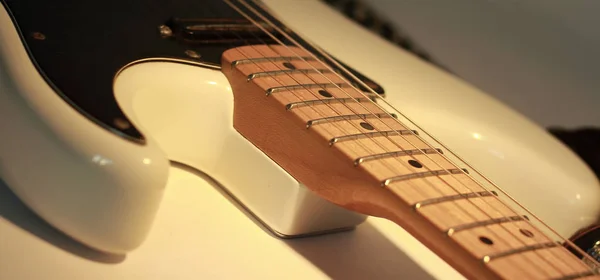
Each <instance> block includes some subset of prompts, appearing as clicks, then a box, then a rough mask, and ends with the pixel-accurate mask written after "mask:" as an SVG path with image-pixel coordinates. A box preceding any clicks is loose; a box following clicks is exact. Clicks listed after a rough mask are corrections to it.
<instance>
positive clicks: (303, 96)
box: [222, 45, 598, 279]
mask: <svg viewBox="0 0 600 280" xmlns="http://www.w3.org/2000/svg"><path fill="white" fill-rule="evenodd" d="M298 55H301V56H303V57H310V55H309V54H307V53H306V52H304V51H302V50H300V49H298V48H288V47H285V46H265V45H262V46H245V47H240V48H235V49H231V50H229V51H227V52H225V53H224V55H223V59H222V67H223V73H224V74H225V75H226V76H227V78H228V79H229V82H230V84H231V86H232V90H233V93H234V109H235V110H234V127H235V128H236V129H237V130H238V131H239V132H240V133H241V134H242V135H243V136H244V137H246V138H247V139H248V140H249V141H250V142H252V143H253V144H254V145H255V146H256V147H258V148H259V149H260V150H262V151H263V152H264V153H265V154H266V155H268V156H269V157H271V158H272V159H273V160H274V161H275V162H277V163H278V164H279V165H280V166H281V167H282V168H284V169H285V170H286V171H287V172H289V173H290V174H291V175H292V176H293V177H294V178H296V179H297V180H298V181H299V182H302V183H303V184H304V185H306V186H307V187H308V188H310V189H311V190H312V191H314V192H315V193H317V194H318V195H320V196H322V197H323V198H325V199H327V200H329V201H331V202H333V203H335V204H338V205H340V206H342V207H345V208H347V209H351V210H354V211H357V212H360V213H364V214H368V215H373V216H378V217H383V218H386V219H389V220H391V221H393V222H395V223H397V224H398V225H400V226H402V227H403V228H404V229H405V230H407V231H408V232H410V233H411V234H412V235H414V236H415V237H416V238H417V239H419V240H420V241H421V242H422V243H423V244H425V245H426V246H428V247H429V248H430V249H431V250H433V251H434V252H435V253H437V254H438V255H439V256H440V257H442V258H443V259H444V260H445V261H446V262H448V263H449V264H450V265H452V266H453V267H454V268H455V269H457V270H458V271H460V272H461V273H462V274H464V275H465V276H467V277H468V278H472V279H499V278H510V279H555V278H559V279H561V277H562V279H576V278H579V276H584V275H588V274H589V271H590V269H589V268H588V267H587V266H586V265H585V264H584V263H583V262H581V261H580V260H578V259H577V258H576V257H575V256H573V255H572V254H570V253H569V252H568V251H567V250H565V249H564V248H562V247H560V246H558V245H556V242H554V241H553V240H552V239H550V238H548V237H547V236H545V235H544V234H543V233H542V232H540V231H539V230H537V229H536V228H534V227H533V226H531V225H530V224H529V223H527V222H526V221H523V219H522V218H521V217H520V216H519V215H518V214H517V213H515V212H513V211H512V210H510V209H509V208H508V207H506V206H505V205H504V204H503V203H501V201H500V200H499V199H498V198H497V197H496V196H495V195H494V194H492V193H490V192H487V191H486V190H485V189H483V188H482V187H481V186H480V185H479V184H477V182H475V181H473V179H471V178H470V177H469V176H466V175H465V174H463V173H462V171H461V170H460V168H459V167H457V166H454V165H453V164H452V163H450V162H449V161H448V160H446V159H445V158H444V157H443V156H442V155H440V154H438V153H437V151H436V150H432V149H431V147H430V145H428V144H427V143H425V142H424V141H423V140H422V139H421V138H420V137H418V136H417V135H413V134H412V133H411V132H410V130H408V129H407V128H406V127H404V126H402V125H401V124H400V123H399V122H398V121H397V120H396V119H394V118H392V117H389V116H388V115H387V113H386V112H384V111H383V110H382V109H381V108H379V107H378V106H376V105H375V104H373V103H371V102H369V100H368V98H365V95H364V94H363V93H360V92H358V91H356V90H354V89H352V88H351V87H348V86H346V85H348V83H347V82H346V81H344V80H342V79H341V78H340V77H338V76H337V75H336V74H335V73H330V72H328V71H323V73H320V72H321V71H314V69H315V68H316V69H323V68H324V66H323V65H322V64H321V62H319V61H316V60H308V61H306V60H297V59H286V58H285V57H297V56H298ZM265 57H269V58H277V59H264V58H265ZM249 59H250V60H249ZM252 59H254V60H252ZM290 64H291V65H290ZM290 68H291V69H290ZM293 69H303V70H304V71H287V70H293ZM282 70H286V71H285V72H283V71H282ZM263 72H269V74H260V75H257V74H259V73H263ZM332 83H333V84H338V85H341V88H339V87H338V86H335V85H334V86H325V85H320V84H329V85H331V84H332ZM315 85H316V86H315ZM274 89H276V90H274ZM350 97H352V98H357V99H358V100H359V101H361V103H360V104H359V103H358V102H356V101H354V100H352V99H350ZM290 104H294V105H290ZM372 113H375V114H377V115H378V116H380V117H372ZM423 151H425V153H423ZM427 151H428V152H427ZM409 160H412V161H416V162H417V163H415V162H412V164H411V163H409ZM454 173H455V174H454ZM565 277H570V278H565ZM574 277H575V278H574ZM590 277H594V276H590ZM596 277H598V276H596ZM586 279H587V278H586ZM594 279H596V278H594Z"/></svg>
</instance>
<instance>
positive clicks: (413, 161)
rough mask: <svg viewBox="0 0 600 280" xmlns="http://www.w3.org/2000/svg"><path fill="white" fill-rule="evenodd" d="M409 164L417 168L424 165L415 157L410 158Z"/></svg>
mask: <svg viewBox="0 0 600 280" xmlns="http://www.w3.org/2000/svg"><path fill="white" fill-rule="evenodd" d="M408 164H410V165H412V166H413V167H415V168H422V167H423V165H422V164H421V163H420V162H418V161H416V160H414V159H410V160H408Z"/></svg>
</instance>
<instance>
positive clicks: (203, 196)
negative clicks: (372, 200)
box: [0, 168, 464, 280]
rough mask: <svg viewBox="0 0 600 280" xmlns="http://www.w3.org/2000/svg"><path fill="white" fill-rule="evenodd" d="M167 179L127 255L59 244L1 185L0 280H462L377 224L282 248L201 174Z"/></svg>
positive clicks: (174, 171)
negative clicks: (141, 238)
mask: <svg viewBox="0 0 600 280" xmlns="http://www.w3.org/2000/svg"><path fill="white" fill-rule="evenodd" d="M169 174H170V175H169V181H168V184H167V188H166V190H165V196H164V201H163V204H162V206H161V207H160V209H159V211H158V213H157V216H156V221H155V224H154V226H153V229H152V231H151V232H150V234H149V236H148V238H147V240H146V241H145V242H144V243H143V244H142V246H140V247H139V249H137V250H134V251H133V252H131V253H129V254H127V256H110V255H101V254H98V253H96V252H93V251H90V250H88V249H86V248H83V247H82V246H79V245H77V244H76V243H75V242H73V241H71V240H69V239H68V238H66V237H64V236H61V235H59V234H58V233H56V232H55V231H53V230H52V229H51V228H50V227H49V226H47V225H45V224H43V223H42V222H41V221H39V219H36V218H35V217H34V216H33V215H32V214H31V213H28V212H27V211H26V210H25V209H24V208H23V206H22V205H19V203H18V201H16V200H15V199H10V198H7V197H6V196H5V194H6V186H3V185H2V183H0V252H1V254H0V279H2V280H4V279H7V280H12V279H14V280H38V279H40V280H42V279H43V280H65V279H85V280H137V279H143V280H204V279H206V280H218V279H224V280H236V279H244V280H245V279H249V280H250V279H285V280H288V279H289V280H296V279H298V280H307V279H310V280H325V279H350V280H354V279H357V280H362V279H377V280H398V279H410V280H432V279H446V280H450V279H451V280H455V279H464V278H463V277H461V276H460V275H459V274H458V273H457V272H455V271H454V270H453V269H452V268H451V267H450V266H448V265H447V264H446V263H444V262H443V261H442V260H441V259H439V258H438V257H437V256H436V255H434V254H433V253H432V252H431V251H429V250H428V249H427V248H425V247H424V246H423V245H422V244H421V243H419V242H418V241H416V240H415V239H414V238H412V237H411V236H410V235H409V234H408V233H407V232H406V231H404V230H403V229H402V228H399V227H398V226H396V225H394V224H393V223H391V222H388V221H386V220H382V219H376V218H369V219H368V220H367V221H366V222H365V223H363V224H362V225H360V226H358V228H357V229H356V230H355V231H350V232H342V233H335V234H329V235H323V236H318V237H310V238H299V239H292V240H282V239H279V238H277V237H275V236H273V235H271V234H269V232H268V231H267V230H264V229H261V227H260V226H259V225H258V223H256V222H254V221H252V220H251V219H249V218H248V216H246V215H244V213H243V212H242V211H240V210H239V209H237V208H236V207H235V206H234V205H233V204H232V202H230V201H229V200H228V199H227V197H225V196H223V194H222V193H221V192H220V191H219V187H218V186H215V184H214V183H211V182H210V181H206V180H204V179H203V177H202V175H199V174H198V173H190V172H188V171H185V170H182V169H180V168H171V170H170V172H169ZM3 206H8V207H9V209H8V212H6V210H7V209H6V207H3ZM11 210H12V212H11ZM19 222H21V223H20V224H19ZM23 224H26V226H23ZM20 226H21V227H20Z"/></svg>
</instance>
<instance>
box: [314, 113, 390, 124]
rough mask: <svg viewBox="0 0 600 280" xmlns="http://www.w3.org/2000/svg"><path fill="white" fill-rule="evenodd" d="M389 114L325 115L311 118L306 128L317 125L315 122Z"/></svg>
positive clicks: (367, 117)
mask: <svg viewBox="0 0 600 280" xmlns="http://www.w3.org/2000/svg"><path fill="white" fill-rule="evenodd" d="M386 116H387V115H386V114H380V113H377V114H375V115H373V114H352V115H341V116H333V117H324V118H320V119H314V120H310V121H307V122H306V128H310V127H311V126H313V125H315V124H321V123H327V122H334V121H349V120H357V119H363V120H364V119H369V118H374V117H377V118H379V117H383V118H385V117H386Z"/></svg>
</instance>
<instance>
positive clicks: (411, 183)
mask: <svg viewBox="0 0 600 280" xmlns="http://www.w3.org/2000/svg"><path fill="white" fill-rule="evenodd" d="M237 51H238V52H239V53H241V54H242V55H243V56H244V57H250V56H249V55H247V54H246V53H245V52H244V51H241V50H237ZM257 51H258V50H257ZM263 56H264V57H268V55H263ZM271 63H272V64H274V65H275V63H273V62H271ZM256 66H257V67H258V68H261V69H264V68H262V67H261V66H260V65H256ZM278 69H280V70H281V68H279V67H278ZM292 94H293V95H295V94H294V93H292ZM312 109H313V110H314V108H312ZM315 111H316V113H317V114H320V113H319V112H318V111H317V110H315ZM342 131H344V129H342ZM359 145H361V144H360V143H359ZM363 147H364V146H363ZM367 150H369V149H368V148H367ZM402 163H403V164H406V163H405V162H402ZM384 167H387V168H388V169H390V170H391V171H392V172H394V173H396V174H397V173H398V172H395V170H392V168H391V167H390V166H389V164H388V165H384ZM426 182H427V183H428V184H429V185H431V183H430V182H428V181H426ZM406 183H407V184H410V185H413V182H411V181H408V182H406ZM432 187H433V188H435V187H436V186H435V185H433V186H432ZM413 189H416V190H417V192H420V193H422V194H423V191H422V190H420V189H419V188H414V186H413ZM452 203H455V202H452ZM456 206H457V208H461V210H463V212H464V214H466V215H467V216H471V218H473V220H476V219H475V218H474V217H473V215H471V213H469V212H467V211H466V210H464V209H462V207H461V206H460V205H456ZM438 207H440V208H442V207H443V208H446V205H440V206H438ZM489 233H491V235H492V236H494V237H496V239H497V240H503V241H504V243H508V242H506V240H504V238H502V237H501V236H499V235H498V234H497V233H496V232H493V231H491V232H489ZM523 245H526V244H523ZM509 247H510V246H509ZM511 249H515V248H513V247H511ZM510 262H515V263H516V260H512V259H511V260H510ZM517 267H518V268H519V269H520V270H521V267H519V266H517ZM541 271H543V270H541ZM523 272H524V273H527V271H526V270H524V271H523Z"/></svg>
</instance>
